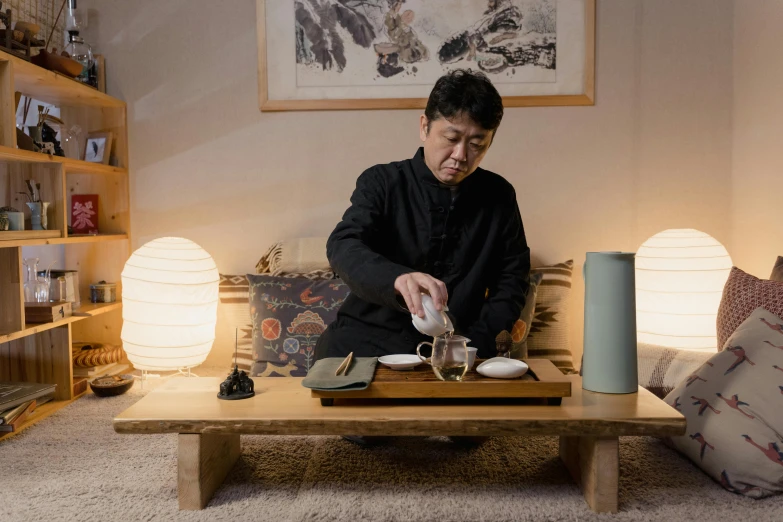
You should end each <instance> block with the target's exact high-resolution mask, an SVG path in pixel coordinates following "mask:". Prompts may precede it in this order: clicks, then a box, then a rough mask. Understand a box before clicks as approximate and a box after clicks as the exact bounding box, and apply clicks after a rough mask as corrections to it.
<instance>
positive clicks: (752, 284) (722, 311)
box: [716, 267, 783, 350]
mask: <svg viewBox="0 0 783 522" xmlns="http://www.w3.org/2000/svg"><path fill="white" fill-rule="evenodd" d="M760 306H763V307H764V308H766V309H767V310H769V311H770V312H772V313H773V314H775V315H778V316H783V282H779V281H767V280H765V279H759V278H757V277H754V276H752V275H750V274H746V273H745V272H743V271H742V270H740V269H739V268H737V267H732V269H731V272H730V273H729V279H728V280H727V281H726V286H724V288H723V297H722V298H721V301H720V306H719V308H718V319H717V321H716V323H717V327H718V349H719V350H722V349H723V346H724V344H726V340H727V339H728V338H729V336H730V335H731V334H732V333H734V330H736V329H737V327H738V326H739V325H740V324H742V322H743V321H744V320H745V319H747V318H748V316H749V315H750V314H751V313H752V312H753V310H755V309H756V308H758V307H760Z"/></svg>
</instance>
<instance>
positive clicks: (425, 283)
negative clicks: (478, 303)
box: [394, 272, 449, 318]
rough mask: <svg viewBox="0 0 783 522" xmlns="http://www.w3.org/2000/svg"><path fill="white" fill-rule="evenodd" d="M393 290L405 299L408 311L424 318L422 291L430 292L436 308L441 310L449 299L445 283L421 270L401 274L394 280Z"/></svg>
mask: <svg viewBox="0 0 783 522" xmlns="http://www.w3.org/2000/svg"><path fill="white" fill-rule="evenodd" d="M394 290H396V291H397V293H398V294H400V295H401V296H402V298H403V299H404V300H405V305H406V306H407V307H408V310H409V311H410V313H412V314H416V315H418V316H419V317H421V318H424V307H423V306H422V304H421V294H422V292H424V293H426V294H430V297H432V301H433V302H434V303H435V308H436V309H438V310H442V309H443V306H444V305H445V304H446V303H447V302H448V300H449V293H448V290H446V283H444V282H443V281H441V280H439V279H435V278H434V277H432V276H431V275H429V274H425V273H422V272H411V273H409V274H402V275H401V276H400V277H398V278H397V279H395V280H394Z"/></svg>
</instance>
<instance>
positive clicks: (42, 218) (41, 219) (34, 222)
mask: <svg viewBox="0 0 783 522" xmlns="http://www.w3.org/2000/svg"><path fill="white" fill-rule="evenodd" d="M27 207H28V208H29V209H30V225H31V227H30V228H31V229H32V230H48V229H47V224H48V223H47V219H46V213H47V210H48V208H49V202H48V201H34V202H29V201H28V202H27Z"/></svg>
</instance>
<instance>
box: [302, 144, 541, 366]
mask: <svg viewBox="0 0 783 522" xmlns="http://www.w3.org/2000/svg"><path fill="white" fill-rule="evenodd" d="M326 250H327V257H328V258H329V262H330V264H331V266H332V268H334V270H335V272H336V273H337V274H338V275H339V276H340V277H341V278H342V279H344V280H345V282H346V283H347V284H348V286H349V288H350V289H351V294H350V295H349V297H348V298H347V299H346V301H345V303H344V304H343V306H342V307H341V308H340V310H339V311H338V315H337V320H336V321H334V322H333V323H332V324H331V325H330V326H329V329H328V330H327V331H326V332H325V333H324V335H323V336H322V337H321V339H320V340H319V346H318V348H317V350H316V351H317V352H318V353H319V357H323V356H328V357H344V356H346V355H347V354H348V353H350V352H354V355H356V356H360V357H362V356H364V357H368V356H381V355H386V354H392V353H415V350H416V345H417V343H418V342H420V341H424V340H427V338H426V337H425V336H423V335H422V334H420V333H419V332H418V331H417V330H416V329H415V328H414V326H413V324H412V322H411V316H410V313H409V312H408V311H407V310H406V309H405V307H404V306H403V305H402V304H401V303H402V301H401V297H399V296H398V295H397V294H396V293H395V290H394V281H395V280H396V279H397V277H398V276H400V275H402V274H405V273H408V272H425V273H428V274H430V275H432V276H433V277H435V278H437V279H440V280H441V281H443V282H444V283H445V284H446V287H447V288H448V293H449V301H448V306H449V313H450V315H451V317H452V321H453V323H454V326H455V330H456V333H459V334H461V335H465V336H466V337H468V338H470V339H471V342H470V343H469V344H470V346H475V347H476V348H478V356H479V357H482V358H486V357H492V356H494V355H495V354H496V349H495V341H494V339H495V336H496V335H497V334H498V333H500V331H502V330H508V331H511V327H512V325H513V324H514V322H515V321H516V320H517V319H518V318H519V314H520V311H521V309H522V307H523V305H524V303H525V298H526V295H527V289H528V285H529V282H528V281H529V273H530V249H529V248H528V246H527V241H526V239H525V232H524V228H523V225H522V218H521V216H520V212H519V207H518V206H517V201H516V193H515V192H514V188H513V187H512V186H511V184H510V183H508V182H507V181H506V180H505V179H503V178H502V177H501V176H499V175H497V174H494V173H492V172H490V171H487V170H484V169H481V168H478V169H476V171H475V172H473V173H472V174H471V175H470V176H468V177H467V178H466V179H464V180H463V181H462V182H461V183H460V184H459V186H458V190H457V191H456V193H454V192H453V191H452V189H451V188H450V187H449V186H447V185H443V184H442V183H440V182H439V181H438V179H437V178H436V177H435V175H434V174H433V173H432V171H430V169H429V167H427V165H426V163H425V162H424V149H423V148H420V149H419V150H418V152H416V155H415V156H414V157H413V158H412V159H409V160H405V161H400V162H394V163H389V164H386V165H376V166H374V167H371V168H369V169H367V170H366V171H365V172H364V173H363V174H362V175H361V176H359V179H358V180H357V182H356V189H355V190H354V192H353V195H352V196H351V205H350V207H349V208H348V210H346V212H345V214H344V215H343V218H342V221H340V223H338V225H337V227H336V228H335V229H334V231H333V232H332V234H331V235H330V236H329V240H328V241H327V245H326ZM429 340H430V341H431V338H429Z"/></svg>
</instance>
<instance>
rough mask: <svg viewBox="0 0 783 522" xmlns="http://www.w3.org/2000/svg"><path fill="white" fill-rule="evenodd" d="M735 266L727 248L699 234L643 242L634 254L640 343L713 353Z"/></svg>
mask: <svg viewBox="0 0 783 522" xmlns="http://www.w3.org/2000/svg"><path fill="white" fill-rule="evenodd" d="M731 266H732V262H731V257H729V253H728V252H727V251H726V249H725V248H724V247H723V245H721V244H720V242H718V241H717V240H716V239H715V238H713V237H712V236H710V235H709V234H705V233H704V232H700V231H698V230H693V229H671V230H666V231H664V232H660V233H658V234H655V235H654V236H653V237H651V238H650V239H648V240H647V241H645V242H644V244H642V246H641V247H640V248H639V251H638V252H637V253H636V327H637V339H638V341H639V342H642V343H649V344H655V345H659V346H666V347H670V348H682V349H688V350H702V351H715V349H716V347H717V344H718V341H717V335H716V334H717V329H716V325H715V321H716V318H717V314H718V306H719V305H720V299H721V295H722V293H723V287H724V285H725V284H726V280H727V279H728V277H729V271H730V270H731Z"/></svg>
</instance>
